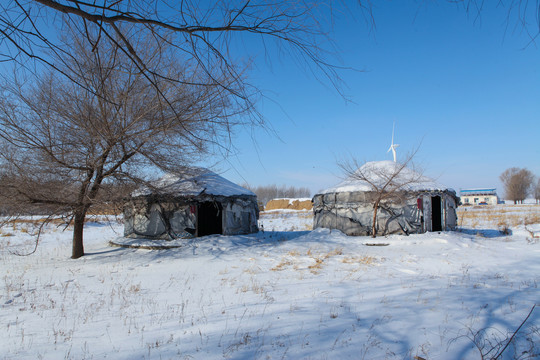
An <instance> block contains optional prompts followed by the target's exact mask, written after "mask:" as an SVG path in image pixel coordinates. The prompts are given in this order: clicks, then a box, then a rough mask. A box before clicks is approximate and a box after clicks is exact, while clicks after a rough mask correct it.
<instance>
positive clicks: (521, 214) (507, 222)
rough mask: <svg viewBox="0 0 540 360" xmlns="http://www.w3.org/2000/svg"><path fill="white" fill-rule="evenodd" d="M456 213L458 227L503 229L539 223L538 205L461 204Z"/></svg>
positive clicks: (539, 210)
mask: <svg viewBox="0 0 540 360" xmlns="http://www.w3.org/2000/svg"><path fill="white" fill-rule="evenodd" d="M457 215H458V224H459V226H460V227H469V228H473V229H475V228H481V227H486V226H488V227H491V228H497V229H505V228H509V227H513V226H518V225H531V224H538V223H540V205H496V206H489V205H488V206H462V207H459V208H458V209H457Z"/></svg>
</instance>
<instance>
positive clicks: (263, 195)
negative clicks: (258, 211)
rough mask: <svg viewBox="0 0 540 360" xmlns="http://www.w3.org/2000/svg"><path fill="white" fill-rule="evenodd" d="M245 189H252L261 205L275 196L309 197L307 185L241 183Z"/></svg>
mask: <svg viewBox="0 0 540 360" xmlns="http://www.w3.org/2000/svg"><path fill="white" fill-rule="evenodd" d="M242 186H243V187H245V188H246V189H249V190H251V191H253V192H254V193H255V194H256V195H257V201H258V202H259V204H262V205H263V206H264V205H266V203H267V202H268V201H270V200H272V199H277V198H307V197H311V191H310V190H309V189H308V188H307V187H295V186H287V185H280V186H277V185H276V184H272V185H259V186H250V185H249V184H244V185H242Z"/></svg>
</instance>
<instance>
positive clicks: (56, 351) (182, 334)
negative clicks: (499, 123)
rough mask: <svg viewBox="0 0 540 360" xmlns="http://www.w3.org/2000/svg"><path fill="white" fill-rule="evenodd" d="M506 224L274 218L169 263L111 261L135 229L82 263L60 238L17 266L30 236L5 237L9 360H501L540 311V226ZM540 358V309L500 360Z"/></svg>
mask: <svg viewBox="0 0 540 360" xmlns="http://www.w3.org/2000/svg"><path fill="white" fill-rule="evenodd" d="M529 210H530V208H525V210H519V211H517V210H516V211H517V212H518V213H521V215H520V216H521V217H523V218H525V217H526V216H529V215H528V214H529V213H528V211H529ZM516 211H514V212H516ZM473 212H474V210H473V209H472V208H471V209H470V210H467V216H468V217H472V213H473ZM499 220H500V218H493V219H481V220H479V221H478V222H477V223H476V224H473V225H463V227H464V229H463V231H462V232H442V233H429V234H422V235H413V236H408V237H407V236H389V237H378V238H376V239H371V238H369V237H347V236H344V235H343V234H341V233H340V232H337V231H332V232H330V231H329V230H324V229H323V230H321V229H319V230H315V231H309V229H311V221H312V218H311V217H310V215H309V213H305V212H301V211H299V212H294V211H284V212H280V211H276V212H270V213H263V214H262V216H261V223H262V224H263V225H264V229H265V231H264V232H260V233H258V234H255V235H248V236H208V237H205V238H200V239H196V240H190V241H188V242H186V244H185V246H183V247H180V248H174V249H169V250H142V249H126V248H113V247H110V246H108V242H109V240H112V239H115V238H116V237H118V236H120V235H121V233H122V225H121V224H118V223H115V224H112V225H110V226H109V225H108V224H106V223H104V222H95V223H89V224H87V226H86V229H85V245H86V253H87V256H85V257H83V258H81V259H79V260H71V259H69V255H70V249H71V244H70V236H71V234H70V233H69V232H62V231H61V229H58V228H56V227H55V226H53V225H51V226H49V227H48V228H47V229H45V233H44V235H43V236H42V238H41V242H40V244H39V246H38V248H37V251H36V253H34V254H32V255H30V256H16V255H14V254H13V252H24V251H29V250H32V249H33V242H32V237H31V233H32V232H33V229H32V227H31V226H30V225H29V224H24V223H18V224H15V228H13V227H12V226H4V227H3V228H2V229H1V234H0V235H1V236H0V259H1V260H0V270H1V273H2V279H1V282H0V327H1V331H0V334H1V335H2V336H0V358H1V359H40V358H43V359H58V358H66V359H91V358H93V359H101V358H109V359H223V358H225V359H413V358H414V357H415V356H417V357H418V358H424V359H481V358H482V354H484V358H489V357H494V356H495V355H496V354H497V353H498V352H499V351H502V350H503V349H502V348H503V347H504V346H505V345H506V341H505V340H506V339H507V338H509V337H510V336H511V335H512V333H513V332H514V331H515V330H516V329H517V328H518V327H519V326H520V324H521V323H522V322H523V321H524V320H525V319H526V317H527V315H528V314H529V312H530V310H531V309H532V308H533V306H534V304H535V303H539V302H540V290H539V289H538V285H539V283H540V261H539V260H540V239H535V238H533V237H532V235H531V234H534V232H535V231H540V224H539V223H536V224H530V223H528V224H519V225H515V226H511V234H510V235H504V234H502V233H500V232H499V231H498V230H499V224H498V221H499ZM293 230H294V231H293ZM530 231H532V233H531V232H530ZM376 245H379V246H376ZM539 307H540V306H539ZM490 349H492V351H491V352H490V353H488V351H489V350H490ZM539 352H540V309H539V308H536V309H535V310H534V311H533V312H532V314H531V315H530V317H529V318H528V319H527V321H526V322H525V323H524V324H523V326H522V327H521V329H520V331H519V332H518V333H517V334H516V336H515V337H514V341H513V342H512V344H511V345H510V346H508V347H507V348H506V349H505V350H504V352H503V356H502V357H501V358H503V359H513V358H519V359H528V358H529V359H534V358H536V359H537V358H539V356H540V355H539Z"/></svg>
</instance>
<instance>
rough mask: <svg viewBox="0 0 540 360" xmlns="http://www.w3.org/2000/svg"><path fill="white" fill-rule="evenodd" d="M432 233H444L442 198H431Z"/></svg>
mask: <svg viewBox="0 0 540 360" xmlns="http://www.w3.org/2000/svg"><path fill="white" fill-rule="evenodd" d="M431 231H442V206H441V197H440V196H432V197H431Z"/></svg>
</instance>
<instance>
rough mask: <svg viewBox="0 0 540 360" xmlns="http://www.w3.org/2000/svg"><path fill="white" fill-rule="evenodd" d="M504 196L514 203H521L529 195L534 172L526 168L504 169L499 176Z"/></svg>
mask: <svg viewBox="0 0 540 360" xmlns="http://www.w3.org/2000/svg"><path fill="white" fill-rule="evenodd" d="M500 179H501V182H502V183H503V186H504V192H505V195H506V198H507V199H509V200H513V201H514V204H518V203H523V200H525V199H526V198H527V195H529V193H530V191H531V189H532V186H533V181H534V174H533V173H532V172H530V171H529V170H527V169H525V168H524V169H520V168H517V167H512V168H509V169H506V170H505V171H504V172H503V173H502V174H501V176H500Z"/></svg>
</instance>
